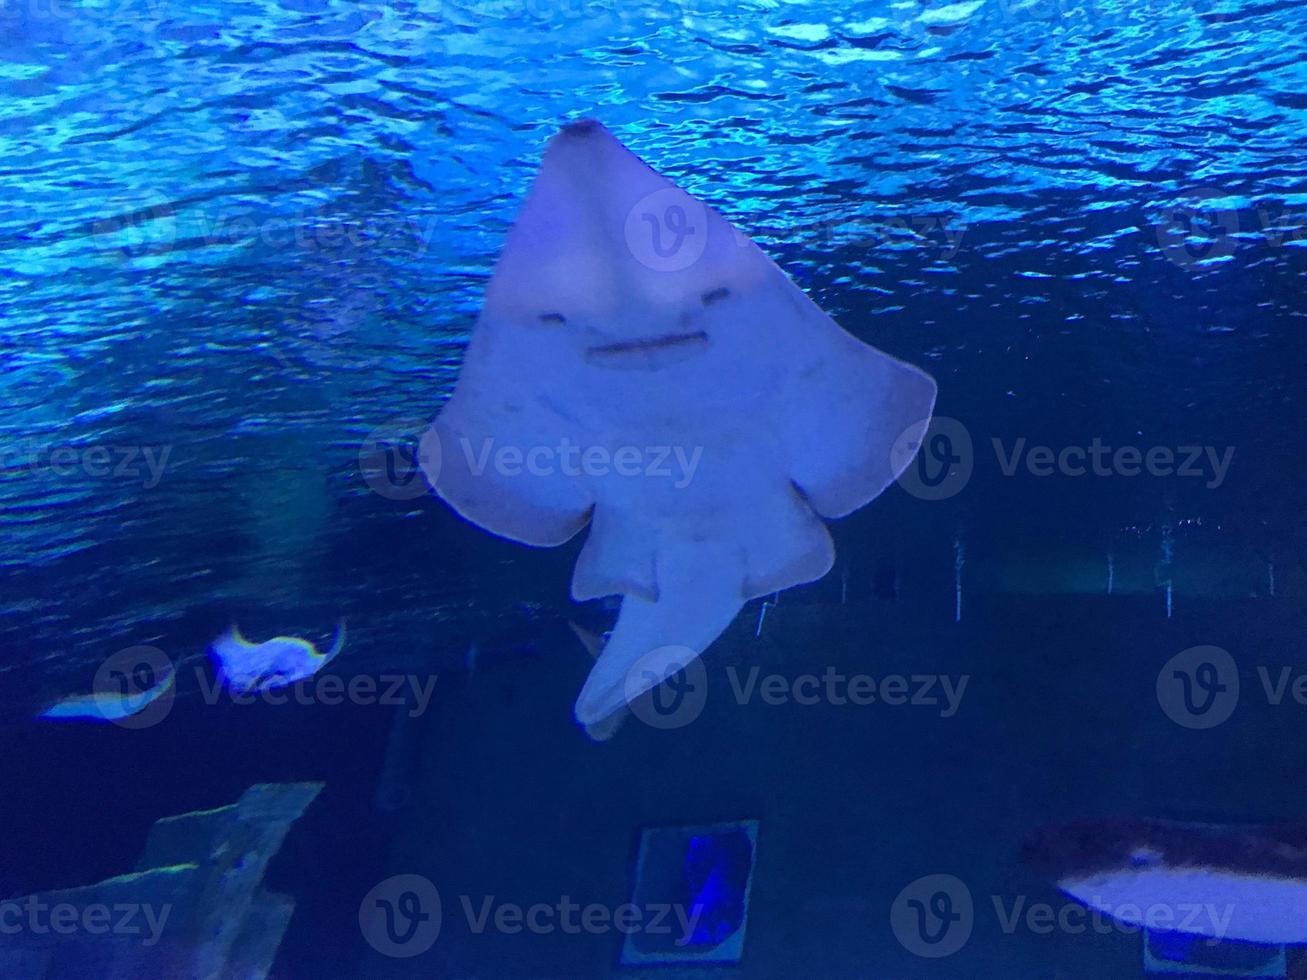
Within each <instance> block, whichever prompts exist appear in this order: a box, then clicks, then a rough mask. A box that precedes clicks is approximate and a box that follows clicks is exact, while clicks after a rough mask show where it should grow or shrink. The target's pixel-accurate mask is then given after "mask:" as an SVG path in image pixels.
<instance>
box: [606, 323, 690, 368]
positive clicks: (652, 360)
mask: <svg viewBox="0 0 1307 980" xmlns="http://www.w3.org/2000/svg"><path fill="white" fill-rule="evenodd" d="M707 346H708V334H707V333H705V332H704V331H702V330H696V331H694V333H669V334H662V335H660V336H657V337H640V338H637V339H636V340H622V341H618V342H617V343H614V344H597V345H595V346H593V347H589V348H587V349H586V352H585V356H586V360H588V361H590V362H591V363H592V364H604V365H606V366H609V367H628V368H646V369H647V368H658V367H663V366H664V365H667V364H675V363H676V362H677V361H683V360H685V359H686V358H687V357H692V356H693V355H694V354H696V353H698V352H700V351H702V350H703V349H704V348H706V347H707Z"/></svg>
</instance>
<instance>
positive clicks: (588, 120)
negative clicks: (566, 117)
mask: <svg viewBox="0 0 1307 980" xmlns="http://www.w3.org/2000/svg"><path fill="white" fill-rule="evenodd" d="M605 132H607V130H606V129H604V124H603V123H601V122H600V121H599V120H598V119H595V118H594V117H593V116H586V117H585V118H584V119H577V120H574V121H573V122H570V123H564V124H563V127H562V128H561V129H560V130H559V131H558V133H559V135H560V136H568V137H573V138H576V139H582V138H585V137H587V136H598V135H599V134H601V133H605Z"/></svg>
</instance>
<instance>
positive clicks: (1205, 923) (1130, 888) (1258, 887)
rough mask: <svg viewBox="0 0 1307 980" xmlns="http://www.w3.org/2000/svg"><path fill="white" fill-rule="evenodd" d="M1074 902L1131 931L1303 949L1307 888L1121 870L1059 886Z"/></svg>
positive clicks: (1222, 873) (1194, 873)
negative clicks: (1147, 930) (1151, 930)
mask: <svg viewBox="0 0 1307 980" xmlns="http://www.w3.org/2000/svg"><path fill="white" fill-rule="evenodd" d="M1059 887H1060V888H1061V889H1062V890H1063V891H1064V892H1066V893H1067V894H1068V895H1070V896H1071V897H1072V898H1074V899H1076V900H1077V901H1079V902H1081V903H1083V904H1085V905H1087V906H1089V907H1090V908H1093V909H1097V910H1098V911H1099V912H1102V913H1103V914H1105V915H1107V916H1109V917H1111V918H1113V919H1116V920H1118V921H1120V922H1125V923H1127V924H1129V925H1132V926H1151V927H1153V928H1159V929H1165V930H1169V931H1175V932H1187V933H1192V934H1195V935H1201V936H1206V937H1209V938H1214V939H1237V940H1243V941H1244V942H1252V943H1266V944H1272V945H1273V944H1279V943H1307V882H1303V881H1302V880H1300V879H1296V878H1273V877H1267V876H1257V875H1247V874H1239V873H1237V872H1235V871H1233V870H1227V869H1214V868H1150V869H1143V870H1135V869H1123V870H1122V871H1119V872H1116V873H1113V874H1102V875H1095V876H1092V877H1088V878H1082V879H1069V880H1065V881H1062V882H1059Z"/></svg>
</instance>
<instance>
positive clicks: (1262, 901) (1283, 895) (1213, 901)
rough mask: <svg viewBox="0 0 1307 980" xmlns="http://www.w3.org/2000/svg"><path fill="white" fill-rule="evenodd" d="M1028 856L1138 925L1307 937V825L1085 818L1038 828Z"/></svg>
mask: <svg viewBox="0 0 1307 980" xmlns="http://www.w3.org/2000/svg"><path fill="white" fill-rule="evenodd" d="M1022 859H1023V861H1024V862H1025V864H1026V865H1027V866H1029V867H1031V868H1032V869H1034V870H1036V871H1038V872H1041V873H1043V874H1045V875H1047V876H1048V878H1049V879H1050V880H1052V881H1053V883H1054V884H1056V885H1057V887H1058V888H1059V889H1061V890H1062V891H1063V892H1065V893H1066V894H1067V895H1070V896H1071V897H1072V898H1074V899H1075V900H1076V901H1078V902H1081V903H1082V904H1084V905H1087V906H1089V907H1090V908H1092V909H1096V910H1098V911H1099V912H1102V913H1104V914H1105V915H1108V916H1110V917H1111V918H1114V919H1116V920H1117V921H1120V922H1125V923H1127V924H1129V925H1134V926H1147V927H1149V928H1154V929H1156V928H1161V929H1164V930H1166V931H1169V932H1179V933H1187V934H1190V935H1197V936H1205V937H1207V938H1209V939H1214V940H1238V941H1242V942H1247V943H1260V944H1264V945H1280V944H1298V943H1307V824H1287V825H1277V826H1259V825H1230V824H1210V823H1179V822H1174V821H1168V820H1142V819H1133V820H1100V821H1082V822H1078V823H1069V824H1063V825H1059V826H1053V827H1045V828H1041V829H1039V830H1037V831H1035V832H1034V833H1032V834H1031V835H1030V836H1029V837H1028V838H1027V839H1026V841H1025V844H1024V846H1023V848H1022ZM1150 915H1151V919H1152V921H1148V920H1149V918H1150ZM1158 916H1166V917H1168V920H1169V921H1167V922H1165V923H1162V922H1159V921H1158Z"/></svg>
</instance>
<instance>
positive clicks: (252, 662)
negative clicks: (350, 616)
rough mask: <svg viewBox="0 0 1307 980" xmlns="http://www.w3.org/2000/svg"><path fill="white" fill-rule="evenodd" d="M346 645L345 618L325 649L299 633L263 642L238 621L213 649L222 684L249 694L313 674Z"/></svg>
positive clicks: (215, 642)
mask: <svg viewBox="0 0 1307 980" xmlns="http://www.w3.org/2000/svg"><path fill="white" fill-rule="evenodd" d="M344 647H345V620H343V619H342V620H341V621H340V622H339V624H337V626H336V640H335V642H334V643H333V644H332V645H331V649H330V650H328V651H327V652H326V653H319V652H318V648H317V647H315V646H314V645H313V644H312V643H310V642H309V641H308V640H301V639H300V638H299V637H297V636H274V637H273V638H272V639H271V640H264V641H263V642H262V643H251V642H250V641H249V640H247V639H245V637H243V636H241V633H240V628H239V627H237V626H235V625H233V626H232V628H231V629H230V630H228V631H227V632H226V633H224V634H223V635H222V636H220V637H218V638H217V639H216V640H214V641H213V647H212V651H211V652H212V654H213V656H214V658H215V659H216V660H217V672H218V679H219V680H220V681H221V682H222V684H223V685H224V686H225V687H227V688H228V689H229V690H231V691H234V692H235V693H237V694H246V693H249V692H251V691H258V692H260V693H262V692H265V691H273V690H276V689H277V688H279V687H285V686H286V685H288V684H294V683H295V682H296V681H300V680H303V679H304V678H306V677H312V676H313V675H314V674H316V673H317V672H318V671H320V670H321V669H322V668H323V667H325V666H326V665H327V664H329V663H330V662H331V661H332V660H334V659H335V658H336V657H337V656H338V655H339V654H340V651H341V650H342V649H344Z"/></svg>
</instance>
